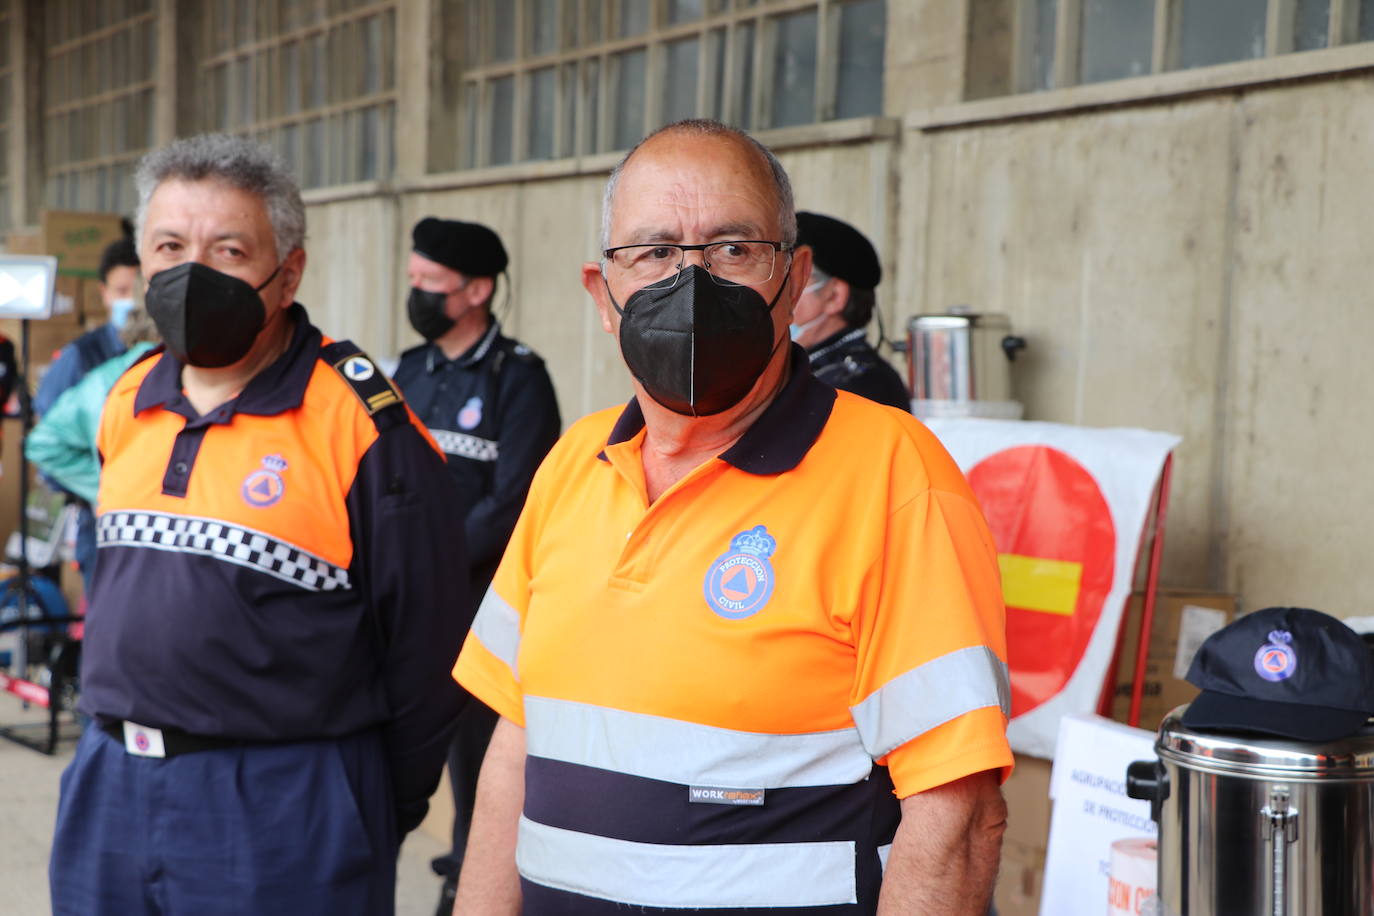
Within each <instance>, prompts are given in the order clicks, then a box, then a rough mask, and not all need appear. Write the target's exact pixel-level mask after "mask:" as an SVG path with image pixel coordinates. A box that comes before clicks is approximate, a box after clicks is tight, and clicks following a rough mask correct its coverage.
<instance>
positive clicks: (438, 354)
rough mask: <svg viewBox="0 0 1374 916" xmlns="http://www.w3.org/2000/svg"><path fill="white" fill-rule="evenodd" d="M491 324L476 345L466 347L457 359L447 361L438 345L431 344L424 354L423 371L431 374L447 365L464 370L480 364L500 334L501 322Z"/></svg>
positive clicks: (493, 320) (494, 320)
mask: <svg viewBox="0 0 1374 916" xmlns="http://www.w3.org/2000/svg"><path fill="white" fill-rule="evenodd" d="M490 321H491V324H489V325H487V330H486V331H485V333H483V334H482V336H481V337H480V338H479V339H478V341H477V343H475V344H473V345H472V346H470V347H468V348H467V349H466V350H464V351H463V352H462V353H460V354H459V355H458V356H457V357H455V358H453V359H449V358H448V357H446V356H444V351H443V350H441V349H439V345H438V344H435V343H432V344H430V345H429V350H428V351H427V352H426V353H425V371H426V372H429V373H433V372H434V371H435V370H436V369H440V368H442V367H444V366H447V365H454V366H457V367H458V368H459V369H466V368H467V367H468V366H471V365H472V364H473V363H476V362H480V361H481V360H482V357H484V356H486V355H487V353H488V352H490V351H491V345H492V344H494V343H496V338H497V336H498V335H499V334H500V333H501V322H499V321H497V320H496V319H495V318H492V319H490Z"/></svg>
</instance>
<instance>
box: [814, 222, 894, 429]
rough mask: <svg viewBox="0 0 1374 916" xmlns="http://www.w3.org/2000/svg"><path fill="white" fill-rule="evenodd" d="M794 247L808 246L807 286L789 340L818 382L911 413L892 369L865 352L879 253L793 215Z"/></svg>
mask: <svg viewBox="0 0 1374 916" xmlns="http://www.w3.org/2000/svg"><path fill="white" fill-rule="evenodd" d="M797 244H799V245H809V246H811V251H812V257H813V259H814V260H813V264H814V266H813V267H812V268H811V283H810V284H809V285H808V286H807V287H806V289H805V290H804V291H803V293H802V297H801V298H800V299H799V300H797V307H796V309H795V310H794V311H793V317H792V322H793V323H792V339H793V340H795V341H797V342H798V343H799V344H801V345H802V346H803V347H805V348H806V353H807V356H809V357H810V359H811V371H812V372H813V373H814V374H815V376H816V377H817V378H819V379H820V380H821V381H823V382H826V383H827V384H830V385H833V386H834V387H836V388H840V389H842V390H844V391H852V392H854V393H855V394H860V395H863V396H864V397H866V398H869V399H870V400H874V401H877V402H878V403H880V404H888V405H891V406H892V407H897V408H900V409H901V410H905V411H908V412H909V411H910V410H911V395H910V394H909V393H908V392H907V389H906V384H905V383H904V382H903V381H902V377H901V376H900V375H898V374H897V370H896V369H894V368H892V364H891V363H889V362H888V361H887V360H885V359H883V358H882V357H881V356H879V355H878V352H877V351H876V350H874V349H873V347H871V346H869V343H868V336H867V333H866V332H865V330H864V328H865V326H867V324H868V322H869V319H870V318H872V316H873V306H874V303H875V301H876V295H875V293H874V290H875V288H876V287H877V286H878V282H879V281H880V280H881V279H882V276H883V269H882V265H881V264H879V263H878V253H877V252H876V251H874V250H873V245H872V243H871V242H869V241H868V239H867V238H865V237H864V235H863V233H861V232H859V230H857V229H855V228H854V227H853V226H851V225H849V224H848V223H846V222H842V221H841V220H838V219H835V218H834V217H831V216H822V215H821V214H819V213H807V212H805V211H799V212H798V213H797Z"/></svg>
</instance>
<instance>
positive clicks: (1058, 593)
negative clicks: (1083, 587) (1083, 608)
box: [997, 553, 1083, 616]
mask: <svg viewBox="0 0 1374 916" xmlns="http://www.w3.org/2000/svg"><path fill="white" fill-rule="evenodd" d="M997 565H999V566H1000V567H1002V596H1003V597H1004V598H1005V599H1006V602H1007V607H1019V608H1024V609H1025V610H1028V611H1043V612H1044V613H1046V614H1063V615H1065V616H1068V615H1070V614H1072V613H1073V609H1074V608H1075V607H1076V606H1077V605H1078V587H1079V584H1080V583H1081V582H1082V580H1083V564H1082V563H1072V562H1070V561H1068V560H1046V559H1042V558H1040V557H1022V556H1017V555H1016V554H1014V553H999V554H998V555H997Z"/></svg>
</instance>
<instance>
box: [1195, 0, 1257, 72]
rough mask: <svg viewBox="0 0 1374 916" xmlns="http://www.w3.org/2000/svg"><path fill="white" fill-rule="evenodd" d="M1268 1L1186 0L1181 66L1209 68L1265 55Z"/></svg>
mask: <svg viewBox="0 0 1374 916" xmlns="http://www.w3.org/2000/svg"><path fill="white" fill-rule="evenodd" d="M1268 5H1269V4H1268V0H1183V2H1182V4H1181V6H1182V9H1181V10H1180V15H1181V17H1182V18H1181V19H1180V21H1179V55H1178V58H1179V66H1180V67H1183V68H1184V69H1187V68H1189V67H1205V66H1207V65H1208V64H1224V63H1227V62H1228V61H1233V60H1251V59H1253V58H1256V57H1263V56H1264V24H1265V14H1266V12H1267V8H1268Z"/></svg>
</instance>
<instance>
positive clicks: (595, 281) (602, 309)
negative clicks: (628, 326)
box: [582, 261, 620, 335]
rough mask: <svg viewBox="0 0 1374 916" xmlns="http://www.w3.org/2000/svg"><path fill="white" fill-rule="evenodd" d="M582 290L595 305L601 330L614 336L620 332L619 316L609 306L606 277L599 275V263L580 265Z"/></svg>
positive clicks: (592, 262)
mask: <svg viewBox="0 0 1374 916" xmlns="http://www.w3.org/2000/svg"><path fill="white" fill-rule="evenodd" d="M582 288H583V289H585V290H586V291H587V294H588V295H589V296H591V297H592V301H593V302H594V303H596V312H597V314H598V315H600V316H601V329H602V330H603V331H605V332H606V333H607V334H611V335H615V334H617V333H619V330H620V316H619V315H618V314H616V310H615V306H613V305H611V291H610V288H609V287H607V286H606V277H605V276H604V275H603V274H602V273H601V263H600V262H599V261H587V262H586V263H585V264H583V265H582Z"/></svg>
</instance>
